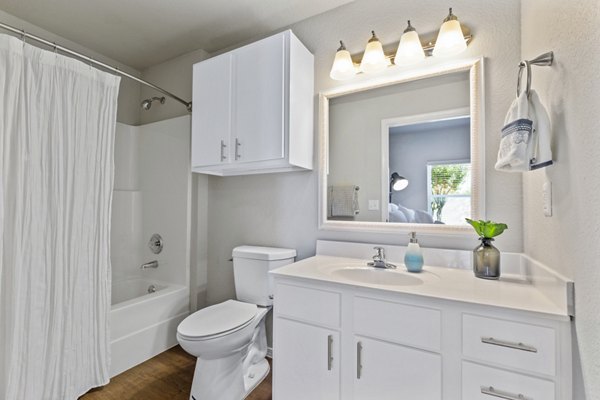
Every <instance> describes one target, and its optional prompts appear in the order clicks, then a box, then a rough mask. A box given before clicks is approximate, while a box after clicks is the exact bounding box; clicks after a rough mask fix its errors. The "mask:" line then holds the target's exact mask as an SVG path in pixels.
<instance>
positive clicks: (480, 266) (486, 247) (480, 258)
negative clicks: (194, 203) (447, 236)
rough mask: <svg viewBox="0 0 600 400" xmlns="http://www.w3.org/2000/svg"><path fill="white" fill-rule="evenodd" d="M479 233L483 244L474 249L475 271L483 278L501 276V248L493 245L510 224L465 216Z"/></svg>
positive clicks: (476, 274) (477, 275)
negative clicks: (476, 219)
mask: <svg viewBox="0 0 600 400" xmlns="http://www.w3.org/2000/svg"><path fill="white" fill-rule="evenodd" d="M465 219H466V220H467V222H468V223H469V224H470V225H471V226H472V227H473V229H475V232H477V234H478V235H479V240H481V244H480V245H479V246H477V247H476V248H475V249H474V250H473V272H474V273H475V276H476V277H478V278H482V279H498V278H500V250H498V249H497V248H496V247H494V246H493V245H492V242H493V241H494V238H495V237H496V236H498V235H500V234H502V232H504V231H505V230H506V229H508V226H507V225H506V224H503V223H501V222H493V221H484V220H478V221H475V220H472V219H469V218H465Z"/></svg>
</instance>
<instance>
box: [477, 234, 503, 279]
mask: <svg viewBox="0 0 600 400" xmlns="http://www.w3.org/2000/svg"><path fill="white" fill-rule="evenodd" d="M479 240H481V244H480V245H479V246H477V247H476V248H475V249H474V250H473V272H474V273H475V276H476V277H478V278H482V279H498V278H500V250H498V249H497V248H495V247H494V246H493V245H492V242H493V241H494V239H492V238H484V237H481V238H479Z"/></svg>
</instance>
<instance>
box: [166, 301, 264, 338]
mask: <svg viewBox="0 0 600 400" xmlns="http://www.w3.org/2000/svg"><path fill="white" fill-rule="evenodd" d="M257 312H258V307H257V306H256V304H249V303H243V302H241V301H236V300H227V301H224V302H223V303H219V304H215V305H213V306H210V307H206V308H204V309H202V310H200V311H196V312H195V313H193V314H192V315H190V316H188V317H187V318H186V319H184V320H183V321H182V322H181V323H180V324H179V326H178V327H177V334H178V335H179V336H180V337H181V338H183V339H187V340H207V339H212V338H217V337H220V336H224V335H228V334H230V333H233V332H235V331H238V330H241V329H243V328H245V327H247V326H248V325H249V324H250V323H252V321H253V320H254V317H256V314H257Z"/></svg>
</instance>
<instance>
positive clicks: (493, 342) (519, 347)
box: [481, 337, 537, 353]
mask: <svg viewBox="0 0 600 400" xmlns="http://www.w3.org/2000/svg"><path fill="white" fill-rule="evenodd" d="M481 343H485V344H491V345H493V346H500V347H508V348H510V349H516V350H522V351H528V352H530V353H537V349H536V348H535V347H533V346H528V345H526V344H523V343H521V342H518V343H515V342H507V341H504V340H498V339H494V338H493V337H482V338H481Z"/></svg>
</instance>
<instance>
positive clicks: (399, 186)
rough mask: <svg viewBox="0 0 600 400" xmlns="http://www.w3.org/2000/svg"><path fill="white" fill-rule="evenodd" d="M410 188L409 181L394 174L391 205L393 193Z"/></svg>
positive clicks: (391, 187) (391, 180)
mask: <svg viewBox="0 0 600 400" xmlns="http://www.w3.org/2000/svg"><path fill="white" fill-rule="evenodd" d="M407 186H408V179H406V178H405V177H403V176H400V174H398V173H397V172H394V173H392V176H391V177H390V203H391V202H392V191H394V192H398V191H400V190H404V189H406V187H407Z"/></svg>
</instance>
